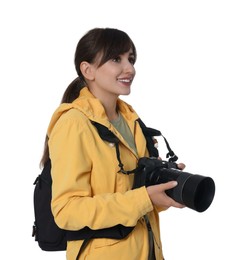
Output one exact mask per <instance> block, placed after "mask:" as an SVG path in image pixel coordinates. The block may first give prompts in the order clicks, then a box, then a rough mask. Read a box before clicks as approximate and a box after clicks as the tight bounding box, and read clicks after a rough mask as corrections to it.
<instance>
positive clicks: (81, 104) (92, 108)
mask: <svg viewBox="0 0 242 260" xmlns="http://www.w3.org/2000/svg"><path fill="white" fill-rule="evenodd" d="M117 106H118V109H119V111H120V113H121V114H122V115H123V117H124V118H125V119H126V120H127V122H128V123H129V124H130V123H131V124H132V123H134V121H135V120H137V119H138V115H137V114H136V112H135V111H134V110H133V108H132V107H131V106H130V105H129V104H127V103H126V102H124V101H123V100H121V99H118V101H117ZM72 108H76V109H78V110H80V111H81V112H82V113H83V114H85V115H86V116H87V117H88V118H89V119H90V120H92V121H95V122H98V123H99V124H102V125H104V126H106V127H108V128H110V127H111V124H110V122H109V120H108V117H107V115H106V113H105V110H104V107H103V105H102V103H101V102H100V100H99V99H97V98H96V97H95V96H93V95H92V93H91V92H90V91H89V89H88V88H87V87H83V88H82V89H81V91H80V95H79V97H78V98H77V99H75V100H74V101H73V102H72V103H62V104H61V105H60V106H59V107H58V108H57V109H56V111H55V112H54V114H53V116H52V118H51V121H50V124H49V127H48V131H47V133H48V135H49V134H50V133H51V131H52V129H53V127H54V125H55V123H56V122H57V121H58V119H59V118H60V117H61V115H62V114H63V113H65V112H66V111H68V110H70V109H72Z"/></svg>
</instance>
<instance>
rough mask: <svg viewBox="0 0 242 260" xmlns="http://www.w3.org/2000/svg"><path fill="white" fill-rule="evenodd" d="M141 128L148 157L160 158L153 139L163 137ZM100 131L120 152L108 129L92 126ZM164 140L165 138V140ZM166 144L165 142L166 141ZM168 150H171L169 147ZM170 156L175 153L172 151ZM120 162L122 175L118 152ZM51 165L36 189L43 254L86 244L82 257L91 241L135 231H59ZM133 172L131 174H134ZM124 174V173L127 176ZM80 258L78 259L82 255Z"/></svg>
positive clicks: (35, 231) (36, 224) (35, 230)
mask: <svg viewBox="0 0 242 260" xmlns="http://www.w3.org/2000/svg"><path fill="white" fill-rule="evenodd" d="M137 121H138V122H139V124H140V126H141V128H142V131H143V134H144V136H145V138H146V144H147V148H148V151H149V155H150V156H153V157H158V150H157V148H155V146H154V141H153V136H160V135H161V133H160V131H158V130H155V129H152V128H148V127H146V126H145V124H144V123H143V122H142V121H141V120H140V119H138V120H137ZM92 123H93V124H94V125H95V127H96V128H97V130H98V133H99V135H100V137H101V138H102V139H103V140H105V141H108V142H112V143H114V144H115V145H116V148H117V149H116V151H118V143H119V139H118V138H117V137H116V136H115V135H114V134H113V133H112V132H111V131H110V130H108V128H106V127H105V126H103V125H101V124H99V123H96V122H92ZM164 139H165V138H164ZM165 141H166V140H165ZM168 149H169V147H168ZM169 151H170V153H173V152H172V151H171V150H170V149H169ZM117 158H118V161H119V166H120V171H121V172H124V171H123V165H122V163H121V160H120V157H119V151H118V152H117ZM50 172H51V161H50V159H48V160H47V162H46V163H45V165H44V168H43V170H42V172H41V174H40V175H39V176H38V177H37V178H36V180H35V182H34V185H35V188H34V215H35V221H34V226H33V233H32V236H33V237H35V240H36V241H37V242H38V245H39V247H40V248H41V249H42V250H44V251H63V250H66V246H67V241H71V240H80V239H81V240H84V243H83V245H82V248H81V249H80V252H79V254H80V253H81V251H82V250H83V249H84V247H85V246H86V245H87V243H88V242H89V241H90V239H92V238H104V237H105V238H114V239H122V238H124V237H126V236H127V235H128V234H129V233H130V232H131V231H132V230H133V228H134V227H125V226H122V225H117V226H114V227H111V228H106V229H100V230H91V229H90V228H88V227H85V228H83V229H81V230H79V231H67V230H63V229H60V228H59V227H58V226H57V225H56V223H55V221H54V217H53V215H52V212H51V196H52V195H51V185H52V179H51V174H50ZM131 172H132V171H130V173H131ZM124 173H125V172H124ZM79 254H78V255H79Z"/></svg>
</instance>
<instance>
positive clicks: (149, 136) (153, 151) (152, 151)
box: [137, 118, 178, 162]
mask: <svg viewBox="0 0 242 260" xmlns="http://www.w3.org/2000/svg"><path fill="white" fill-rule="evenodd" d="M137 121H138V122H139V125H140V127H141V129H142V132H143V134H144V136H145V138H146V142H147V149H148V151H149V155H150V157H156V158H157V157H159V151H158V149H157V148H156V147H155V143H154V136H162V137H163V139H164V141H165V144H166V147H167V150H168V153H167V154H166V158H168V160H169V162H175V161H177V160H178V157H177V156H176V155H175V153H174V152H173V150H172V149H171V147H170V145H169V143H168V141H167V139H166V138H165V137H164V135H163V134H162V133H161V132H160V131H159V130H156V129H153V128H150V127H147V126H146V125H145V124H144V122H143V121H142V120H141V119H140V118H139V119H137Z"/></svg>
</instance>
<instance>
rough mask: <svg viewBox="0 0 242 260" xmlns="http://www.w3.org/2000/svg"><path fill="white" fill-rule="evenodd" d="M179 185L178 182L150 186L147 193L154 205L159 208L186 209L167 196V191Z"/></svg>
mask: <svg viewBox="0 0 242 260" xmlns="http://www.w3.org/2000/svg"><path fill="white" fill-rule="evenodd" d="M176 185H177V182H176V181H170V182H167V183H162V184H157V185H152V186H148V187H147V188H146V189H147V192H148V195H149V197H150V200H151V201H152V203H153V205H154V206H156V207H158V208H165V209H168V208H169V207H175V208H184V207H185V206H184V205H182V204H180V203H178V202H176V201H175V200H173V199H172V198H170V197H169V196H168V195H167V194H166V192H165V191H166V190H169V189H172V188H174V187H175V186H176Z"/></svg>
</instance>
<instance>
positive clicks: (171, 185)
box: [161, 181, 178, 190]
mask: <svg viewBox="0 0 242 260" xmlns="http://www.w3.org/2000/svg"><path fill="white" fill-rule="evenodd" d="M177 184H178V183H177V181H169V182H166V183H163V184H161V185H162V186H163V190H169V189H172V188H174V187H176V186H177Z"/></svg>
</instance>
